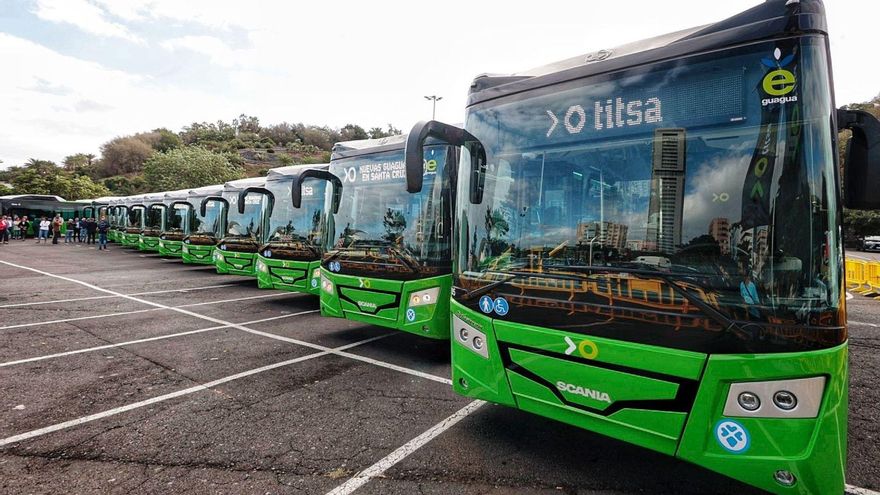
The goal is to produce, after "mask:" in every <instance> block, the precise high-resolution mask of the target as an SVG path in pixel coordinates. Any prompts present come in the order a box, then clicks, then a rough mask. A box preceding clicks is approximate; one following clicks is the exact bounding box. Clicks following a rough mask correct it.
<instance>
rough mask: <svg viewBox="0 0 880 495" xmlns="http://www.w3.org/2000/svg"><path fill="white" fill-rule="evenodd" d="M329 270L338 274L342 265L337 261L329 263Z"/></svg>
mask: <svg viewBox="0 0 880 495" xmlns="http://www.w3.org/2000/svg"><path fill="white" fill-rule="evenodd" d="M329 268H330V271H331V272H337V273H338V272H339V271H340V270H342V265H341V264H340V263H339V262H338V261H331V262H330V266H329Z"/></svg>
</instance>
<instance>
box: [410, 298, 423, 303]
mask: <svg viewBox="0 0 880 495" xmlns="http://www.w3.org/2000/svg"><path fill="white" fill-rule="evenodd" d="M420 302H422V298H420V297H419V296H413V297H412V303H413V304H418V303H420Z"/></svg>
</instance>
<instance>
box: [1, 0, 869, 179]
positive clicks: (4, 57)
mask: <svg viewBox="0 0 880 495" xmlns="http://www.w3.org/2000/svg"><path fill="white" fill-rule="evenodd" d="M760 1H761V0H726V1H712V2H707V1H705V0H699V1H694V0H666V1H663V2H658V1H656V0H627V1H625V2H570V1H567V0H543V1H541V2H535V1H521V0H483V1H473V0H470V1H462V0H448V1H446V2H441V3H437V4H432V3H428V2H413V1H400V2H392V1H382V0H374V1H372V2H364V1H333V2H330V1H320V2H318V1H289V0H277V1H276V0H260V1H253V2H243V1H241V0H184V1H182V0H0V67H2V70H0V160H2V162H3V163H2V164H0V168H3V167H7V166H10V165H20V164H21V163H23V162H25V161H27V160H28V159H29V158H39V159H48V160H53V161H56V162H60V161H61V160H62V159H63V158H64V157H65V156H67V155H71V154H74V153H94V154H96V155H97V154H100V151H99V150H100V146H101V144H102V143H104V142H106V141H108V140H110V139H112V138H114V137H116V136H122V135H127V134H133V133H136V132H142V131H149V130H151V129H155V128H158V127H166V128H169V129H171V130H173V131H180V130H181V128H182V127H184V126H186V125H188V124H190V123H192V122H202V121H211V122H213V121H217V120H225V121H227V122H229V121H231V120H232V119H233V118H235V117H237V116H238V115H240V114H242V113H245V114H248V115H254V116H257V117H259V119H260V122H261V123H262V124H273V123H280V122H285V121H286V122H291V123H295V122H303V123H307V124H316V125H329V126H331V127H341V126H343V125H345V124H348V123H355V124H358V125H361V126H363V127H365V128H370V127H376V126H378V127H386V126H387V125H388V124H393V125H394V126H395V127H397V128H399V129H402V130H404V131H406V130H408V129H409V128H410V127H411V126H412V125H413V124H414V123H415V122H417V121H419V120H425V119H427V118H430V117H431V111H432V107H431V102H430V101H427V100H426V99H425V98H424V96H426V95H439V96H442V98H443V99H442V100H440V101H439V102H438V103H437V110H436V112H437V113H436V118H437V120H442V121H445V122H461V121H462V120H463V117H464V107H465V102H466V97H467V90H468V87H469V85H470V83H471V81H472V80H473V78H474V77H475V76H477V75H479V74H483V73H512V72H518V71H523V70H526V69H529V68H532V67H537V66H541V65H545V64H547V63H550V62H554V61H557V60H562V59H565V58H569V57H572V56H576V55H580V54H584V53H589V52H594V51H597V50H599V49H602V48H610V47H614V46H618V45H622V44H625V43H629V42H632V41H637V40H639V39H644V38H648V37H652V36H656V35H660V34H664V33H668V32H672V31H676V30H680V29H685V28H689V27H692V26H697V25H702V24H708V23H711V22H716V21H719V20H721V19H724V18H726V17H729V16H731V15H734V14H736V13H738V12H740V11H742V10H745V9H747V8H749V7H752V6H754V5H756V4H758V3H760ZM825 3H826V9H827V13H828V22H829V31H830V33H831V34H830V37H831V50H832V58H833V66H834V78H835V91H836V98H837V102H838V104H844V103H852V102H861V101H866V100H869V99H871V98H872V97H873V96H876V95H877V94H878V93H880V64H877V63H875V62H873V61H872V60H871V58H870V56H868V57H866V55H868V54H869V53H870V50H871V49H872V47H873V46H874V45H875V44H876V38H875V30H876V29H877V26H876V20H877V19H878V18H880V2H878V1H876V0H826V2H825ZM432 5H433V8H431V7H432ZM441 7H442V8H441Z"/></svg>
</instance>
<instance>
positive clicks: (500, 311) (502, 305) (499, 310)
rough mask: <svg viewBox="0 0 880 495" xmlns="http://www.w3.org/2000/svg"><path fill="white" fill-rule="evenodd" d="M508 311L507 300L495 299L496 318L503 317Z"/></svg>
mask: <svg viewBox="0 0 880 495" xmlns="http://www.w3.org/2000/svg"><path fill="white" fill-rule="evenodd" d="M508 311H510V306H509V305H508V304H507V299H504V298H503V297H496V298H495V314H496V315H498V316H504V315H506V314H507V312H508Z"/></svg>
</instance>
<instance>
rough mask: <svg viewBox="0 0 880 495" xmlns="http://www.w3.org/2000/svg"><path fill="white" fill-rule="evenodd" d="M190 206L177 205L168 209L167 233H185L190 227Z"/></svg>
mask: <svg viewBox="0 0 880 495" xmlns="http://www.w3.org/2000/svg"><path fill="white" fill-rule="evenodd" d="M189 212H190V206H189V205H185V204H175V205H174V206H170V207H168V219H167V223H166V225H165V231H166V232H174V233H183V232H186V230H187V227H188V225H187V224H188V223H189V222H188V219H189Z"/></svg>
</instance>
